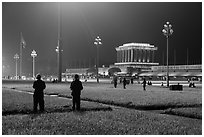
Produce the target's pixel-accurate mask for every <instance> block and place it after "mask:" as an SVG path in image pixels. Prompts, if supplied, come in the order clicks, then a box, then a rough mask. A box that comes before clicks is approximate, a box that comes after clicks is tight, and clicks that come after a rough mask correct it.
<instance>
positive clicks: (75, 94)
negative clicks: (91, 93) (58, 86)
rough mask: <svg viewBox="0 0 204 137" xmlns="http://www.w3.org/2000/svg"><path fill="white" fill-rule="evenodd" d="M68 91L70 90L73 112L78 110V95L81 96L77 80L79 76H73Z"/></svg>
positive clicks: (80, 87)
mask: <svg viewBox="0 0 204 137" xmlns="http://www.w3.org/2000/svg"><path fill="white" fill-rule="evenodd" d="M70 89H71V90H72V93H71V95H72V103H73V106H72V109H73V110H75V106H76V110H80V95H81V90H82V89H83V86H82V83H81V81H80V80H79V75H77V74H76V75H75V76H74V80H73V81H72V83H71V85H70Z"/></svg>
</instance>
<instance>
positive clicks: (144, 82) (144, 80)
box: [142, 78, 147, 90]
mask: <svg viewBox="0 0 204 137" xmlns="http://www.w3.org/2000/svg"><path fill="white" fill-rule="evenodd" d="M146 83H147V82H146V79H145V78H144V79H143V82H142V84H143V90H146Z"/></svg>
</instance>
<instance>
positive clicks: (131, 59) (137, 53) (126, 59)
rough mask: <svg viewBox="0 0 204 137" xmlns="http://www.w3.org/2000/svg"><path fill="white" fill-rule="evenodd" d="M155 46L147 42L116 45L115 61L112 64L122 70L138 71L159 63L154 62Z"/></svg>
mask: <svg viewBox="0 0 204 137" xmlns="http://www.w3.org/2000/svg"><path fill="white" fill-rule="evenodd" d="M157 49H158V48H157V47H155V46H154V45H151V44H147V43H127V44H123V45H122V46H119V47H116V52H117V62H116V63H115V64H114V66H117V67H119V68H120V69H121V70H122V71H123V72H135V71H136V72H138V71H140V70H141V69H150V68H151V67H152V66H156V65H159V63H155V62H154V56H155V52H156V51H157Z"/></svg>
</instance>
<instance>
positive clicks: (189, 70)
mask: <svg viewBox="0 0 204 137" xmlns="http://www.w3.org/2000/svg"><path fill="white" fill-rule="evenodd" d="M166 70H167V67H166V66H152V68H151V70H150V71H146V72H145V71H144V72H142V73H140V74H139V76H148V77H154V76H156V77H165V76H166V74H167V72H166ZM169 76H170V77H202V65H170V66H169Z"/></svg>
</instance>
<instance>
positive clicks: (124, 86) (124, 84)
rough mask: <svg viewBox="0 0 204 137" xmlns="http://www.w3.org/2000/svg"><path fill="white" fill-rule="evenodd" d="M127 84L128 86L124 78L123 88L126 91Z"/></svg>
mask: <svg viewBox="0 0 204 137" xmlns="http://www.w3.org/2000/svg"><path fill="white" fill-rule="evenodd" d="M126 84H127V80H126V78H125V77H124V78H123V88H124V89H126Z"/></svg>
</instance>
